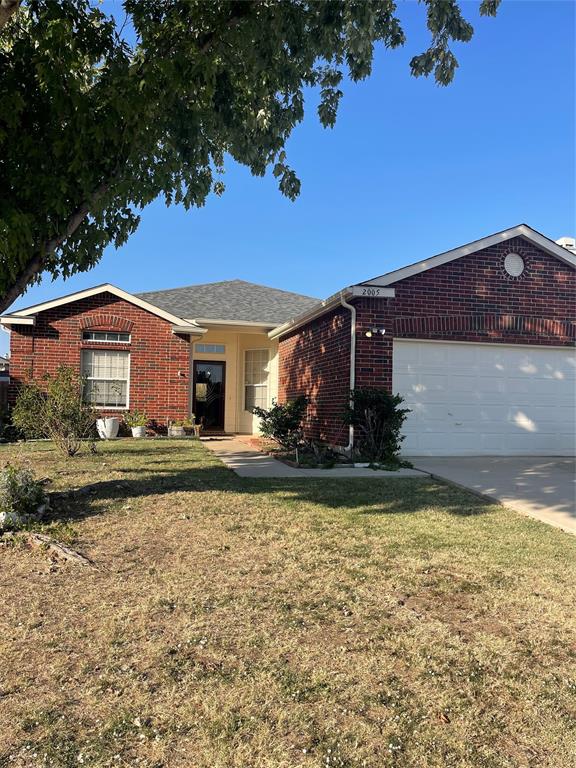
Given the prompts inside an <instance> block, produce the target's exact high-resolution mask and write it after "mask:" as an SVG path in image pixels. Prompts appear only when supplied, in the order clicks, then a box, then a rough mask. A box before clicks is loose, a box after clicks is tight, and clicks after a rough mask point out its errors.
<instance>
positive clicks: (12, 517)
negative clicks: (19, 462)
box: [0, 464, 48, 530]
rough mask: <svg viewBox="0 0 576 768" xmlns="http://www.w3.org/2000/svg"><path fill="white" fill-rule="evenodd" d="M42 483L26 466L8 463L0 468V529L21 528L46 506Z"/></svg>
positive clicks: (37, 515) (38, 514)
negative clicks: (15, 465) (21, 466)
mask: <svg viewBox="0 0 576 768" xmlns="http://www.w3.org/2000/svg"><path fill="white" fill-rule="evenodd" d="M47 503H48V501H47V497H46V493H45V492H44V488H43V486H42V483H39V482H38V481H37V480H35V479H34V476H33V474H32V472H31V471H30V470H29V469H26V468H18V467H13V466H12V465H11V464H8V465H7V466H5V467H4V468H3V469H1V470H0V530H2V529H5V528H21V527H22V526H24V525H26V524H27V523H28V522H30V521H31V520H34V519H35V518H38V517H41V516H42V514H43V512H44V511H45V509H46V507H47Z"/></svg>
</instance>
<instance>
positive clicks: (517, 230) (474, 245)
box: [362, 224, 576, 286]
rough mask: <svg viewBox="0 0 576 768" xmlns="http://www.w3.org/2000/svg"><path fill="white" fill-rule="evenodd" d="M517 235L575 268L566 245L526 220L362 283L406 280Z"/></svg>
mask: <svg viewBox="0 0 576 768" xmlns="http://www.w3.org/2000/svg"><path fill="white" fill-rule="evenodd" d="M514 237H523V238H524V239H525V240H528V242H530V243H532V244H533V245H536V246H537V247H538V248H541V249H542V250H543V251H545V252H546V253H549V254H550V255H551V256H555V257H556V258H557V259H559V260H560V261H563V262H564V263H565V264H568V265H569V266H571V267H572V269H576V256H574V254H572V253H570V251H569V250H568V249H567V248H564V247H562V246H561V245H558V243H555V242H554V241H553V240H550V239H549V238H548V237H545V236H544V235H541V234H540V232H537V231H536V230H535V229H532V227H529V226H528V225H527V224H519V225H518V226H516V227H512V229H505V230H504V231H503V232H496V234H494V235H488V237H483V238H481V239H480V240H474V241H473V242H471V243H467V244H466V245H461V246H460V247H459V248H453V249H452V250H451V251H445V252H444V253H439V254H438V255H437V256H432V257H431V258H429V259H424V260H423V261H418V262H416V264H410V265H409V266H407V267H402V268H401V269H395V270H394V271H393V272H387V273H386V274H384V275H380V277H374V278H372V279H371V280H365V281H364V283H362V284H363V285H374V286H385V285H391V284H392V283H397V282H398V281H399V280H405V279H406V278H407V277H412V276H413V275H418V274H420V273H421V272H426V271H427V270H429V269H433V268H434V267H439V266H441V265H442V264H447V263H448V262H449V261H454V260H455V259H460V258H462V257H463V256H469V255H470V254H472V253H476V252H477V251H482V250H484V248H490V246H492V245H498V244H499V243H505V242H506V241H507V240H511V239H512V238H514Z"/></svg>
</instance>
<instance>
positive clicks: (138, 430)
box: [132, 427, 146, 437]
mask: <svg viewBox="0 0 576 768" xmlns="http://www.w3.org/2000/svg"><path fill="white" fill-rule="evenodd" d="M132 437H146V427H132Z"/></svg>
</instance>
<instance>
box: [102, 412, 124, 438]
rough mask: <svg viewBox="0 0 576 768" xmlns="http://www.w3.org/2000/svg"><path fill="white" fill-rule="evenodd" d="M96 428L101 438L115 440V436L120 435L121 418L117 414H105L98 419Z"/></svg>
mask: <svg viewBox="0 0 576 768" xmlns="http://www.w3.org/2000/svg"><path fill="white" fill-rule="evenodd" d="M96 429H97V430H98V435H99V436H100V439H101V440H114V438H115V437H118V430H119V429H120V419H119V418H117V417H116V416H104V417H103V418H100V419H96Z"/></svg>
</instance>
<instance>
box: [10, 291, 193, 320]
mask: <svg viewBox="0 0 576 768" xmlns="http://www.w3.org/2000/svg"><path fill="white" fill-rule="evenodd" d="M100 293H111V294H112V295H113V296H117V297H118V298H119V299H123V300H124V301H127V302H129V303H130V304H134V306H136V307H140V309H144V310H145V311H146V312H150V314H152V315H156V316H157V317H161V318H162V319H163V320H167V321H168V322H169V323H172V324H173V325H176V326H179V327H182V326H185V327H187V328H190V329H191V330H194V331H197V330H198V329H196V328H195V327H194V326H193V325H192V324H189V323H187V322H186V321H185V320H184V319H183V318H181V317H177V316H176V315H173V314H172V313H170V312H166V311H165V310H164V309H160V308H159V307H156V306H155V305H154V304H150V302H148V301H144V299H140V298H138V297H137V296H134V295H133V294H131V293H128V292H127V291H123V290H122V288H117V287H116V286H115V285H112V284H111V283H102V285H96V286H94V287H93V288H86V289H85V290H83V291H76V292H75V293H69V294H68V295H67V296H61V297H60V298H58V299H53V300H52V301H45V302H43V303H41V304H34V305H33V306H31V307H26V309H19V310H18V311H17V312H15V313H14V314H8V315H4V316H2V317H0V323H2V325H33V324H34V317H35V315H37V314H38V313H39V312H46V310H48V309H54V308H55V307H61V306H63V305H65V304H70V303H72V302H74V301H81V300H82V299H87V298H90V296H97V295H98V294H100ZM200 332H201V331H200Z"/></svg>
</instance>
